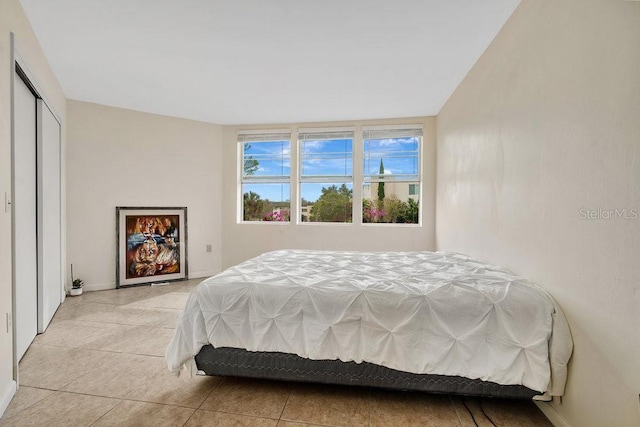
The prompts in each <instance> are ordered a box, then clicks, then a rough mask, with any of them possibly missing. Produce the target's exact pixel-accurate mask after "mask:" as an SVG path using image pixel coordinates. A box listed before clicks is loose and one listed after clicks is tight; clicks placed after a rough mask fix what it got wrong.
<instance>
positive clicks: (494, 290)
mask: <svg viewBox="0 0 640 427" xmlns="http://www.w3.org/2000/svg"><path fill="white" fill-rule="evenodd" d="M572 349H573V342H572V339H571V334H570V331H569V327H568V324H567V322H566V319H565V317H564V315H563V313H562V310H561V309H560V307H559V306H558V304H557V303H556V302H555V300H554V299H553V298H552V297H551V296H550V295H549V294H548V293H547V292H545V291H544V290H543V289H542V288H540V287H539V286H537V285H535V284H533V283H531V282H529V281H527V280H525V279H523V278H521V277H518V276H515V275H513V274H511V273H509V272H508V271H506V270H505V269H502V268H500V267H496V266H493V265H489V264H486V263H483V262H480V261H478V260H474V259H472V258H470V257H468V256H465V255H461V254H455V253H446V252H344V251H317V250H280V251H273V252H268V253H265V254H263V255H260V256H258V257H256V258H253V259H251V260H248V261H246V262H243V263H241V264H239V265H236V266H234V267H231V268H229V269H227V270H225V271H223V272H222V273H220V274H218V275H216V276H214V277H211V278H209V279H206V280H204V281H203V282H202V283H201V284H199V285H198V287H197V288H196V289H195V291H194V292H193V293H192V294H191V295H190V296H189V298H188V301H187V303H186V306H185V308H184V310H183V311H182V313H181V314H180V316H179V319H178V323H177V326H176V331H175V334H174V337H173V338H172V340H171V342H170V345H169V347H168V348H167V351H166V359H167V363H168V367H169V370H170V371H172V372H173V373H175V374H178V375H179V374H180V372H181V371H182V370H183V369H187V370H188V371H189V372H190V373H192V374H193V373H197V372H200V373H205V374H208V375H232V376H247V377H258V378H270V379H281V380H292V381H309V382H328V383H338V384H349V385H360V386H374V387H385V388H396V389H407V390H424V391H431V392H439V393H457V394H470V395H482V396H498V397H516V398H531V397H534V396H537V397H538V398H542V399H549V398H550V397H551V396H561V395H562V394H563V393H564V387H565V382H566V377H567V363H568V361H569V358H570V356H571V352H572Z"/></svg>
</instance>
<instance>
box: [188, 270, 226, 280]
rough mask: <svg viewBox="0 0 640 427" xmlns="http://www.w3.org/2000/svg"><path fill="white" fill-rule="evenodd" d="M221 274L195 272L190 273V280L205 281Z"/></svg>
mask: <svg viewBox="0 0 640 427" xmlns="http://www.w3.org/2000/svg"><path fill="white" fill-rule="evenodd" d="M218 273H220V272H219V271H194V272H193V273H191V272H189V280H191V279H203V278H208V277H211V276H215V275H216V274H218Z"/></svg>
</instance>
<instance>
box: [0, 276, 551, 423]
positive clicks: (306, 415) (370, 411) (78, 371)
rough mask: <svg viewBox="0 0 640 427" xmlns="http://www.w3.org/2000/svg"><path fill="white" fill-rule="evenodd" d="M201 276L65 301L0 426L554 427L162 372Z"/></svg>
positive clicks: (516, 417)
mask: <svg viewBox="0 0 640 427" xmlns="http://www.w3.org/2000/svg"><path fill="white" fill-rule="evenodd" d="M198 283H199V280H190V281H184V282H176V283H173V284H170V285H167V286H146V287H136V288H126V289H119V290H111V291H101V292H88V293H85V294H84V295H82V296H79V297H69V298H67V300H66V301H65V303H64V304H63V305H62V306H61V307H60V308H59V309H58V312H57V313H56V315H55V317H54V319H53V321H52V322H51V325H50V326H49V328H48V329H47V331H46V332H45V333H44V334H42V335H38V336H37V337H36V339H35V341H34V342H33V344H32V345H31V347H30V348H29V350H28V351H27V354H26V355H25V356H24V358H23V359H22V361H21V363H20V389H19V391H18V393H17V394H16V396H15V398H14V399H13V401H12V403H11V405H10V406H9V408H8V409H7V411H6V412H5V414H4V416H3V418H2V420H0V426H23V425H37V426H59V425H65V426H147V425H148V426H287V427H295V426H299V427H302V426H314V425H315V426H317V425H323V426H327V425H330V426H347V425H348V426H410V425H416V426H493V425H498V426H551V424H550V423H549V422H548V421H547V419H546V418H545V417H544V415H542V413H541V412H540V411H539V410H538V409H537V407H536V406H535V405H534V404H533V403H532V402H530V401H511V400H504V399H478V398H460V397H449V396H441V395H431V394H427V393H409V392H395V391H387V390H375V389H368V388H349V387H337V386H327V385H318V384H296V383H287V382H279V381H264V380H251V379H242V378H231V377H227V378H221V377H195V378H189V377H188V376H186V375H183V376H181V377H179V378H176V377H174V376H172V375H170V374H169V372H168V371H167V368H166V364H165V362H164V350H165V348H166V346H167V344H168V342H169V340H170V339H171V336H172V335H173V328H174V327H175V323H176V320H177V317H178V313H179V311H180V309H181V308H182V307H183V306H184V304H185V302H186V299H187V296H188V294H189V292H191V291H192V290H193V289H194V288H195V286H196V285H197V284H198Z"/></svg>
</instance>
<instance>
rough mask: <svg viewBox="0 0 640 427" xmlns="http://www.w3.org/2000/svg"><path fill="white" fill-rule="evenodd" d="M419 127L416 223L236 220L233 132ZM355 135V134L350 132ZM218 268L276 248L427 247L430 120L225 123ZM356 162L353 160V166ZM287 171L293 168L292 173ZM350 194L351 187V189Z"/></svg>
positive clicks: (430, 234) (430, 243)
mask: <svg viewBox="0 0 640 427" xmlns="http://www.w3.org/2000/svg"><path fill="white" fill-rule="evenodd" d="M420 123H422V124H423V126H424V138H423V141H424V145H423V151H422V153H423V162H422V179H423V185H422V189H423V193H422V210H421V216H422V218H421V220H422V227H415V226H402V225H358V224H327V223H325V224H309V223H305V224H298V225H296V224H293V223H291V224H286V225H283V224H271V223H254V224H246V223H245V224H238V223H237V218H238V216H239V215H238V207H239V206H238V158H237V156H238V143H237V132H238V130H240V129H242V130H247V129H260V130H265V129H269V128H275V129H290V130H291V134H292V135H293V138H294V139H295V136H296V135H297V129H298V128H304V127H314V128H317V127H340V126H355V127H356V129H359V128H360V127H362V126H365V125H382V124H391V125H393V124H420ZM356 133H357V132H356ZM223 158H224V162H223V198H222V205H223V206H222V209H223V213H222V221H223V222H222V241H223V247H224V251H223V254H222V266H223V268H227V267H229V266H231V265H234V264H236V263H239V262H241V261H244V260H246V259H249V258H252V257H254V256H257V255H259V254H261V253H264V252H267V251H271V250H276V249H327V250H371V251H382V250H398V251H400V250H406V251H409V250H433V249H434V218H435V206H434V203H433V201H434V199H435V118H434V117H422V118H407V119H390V120H375V121H366V122H365V121H359V122H355V121H354V122H337V123H307V124H301V123H298V124H287V125H275V126H274V125H270V126H242V127H235V126H225V127H224V144H223ZM357 167H358V165H357V164H354V169H355V168H357ZM292 173H293V172H292ZM354 192H355V189H354Z"/></svg>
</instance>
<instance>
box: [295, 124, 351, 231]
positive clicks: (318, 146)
mask: <svg viewBox="0 0 640 427" xmlns="http://www.w3.org/2000/svg"><path fill="white" fill-rule="evenodd" d="M353 137H354V130H353V129H352V128H349V129H338V128H333V129H301V130H300V132H299V134H298V141H299V153H300V221H302V222H352V221H353Z"/></svg>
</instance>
